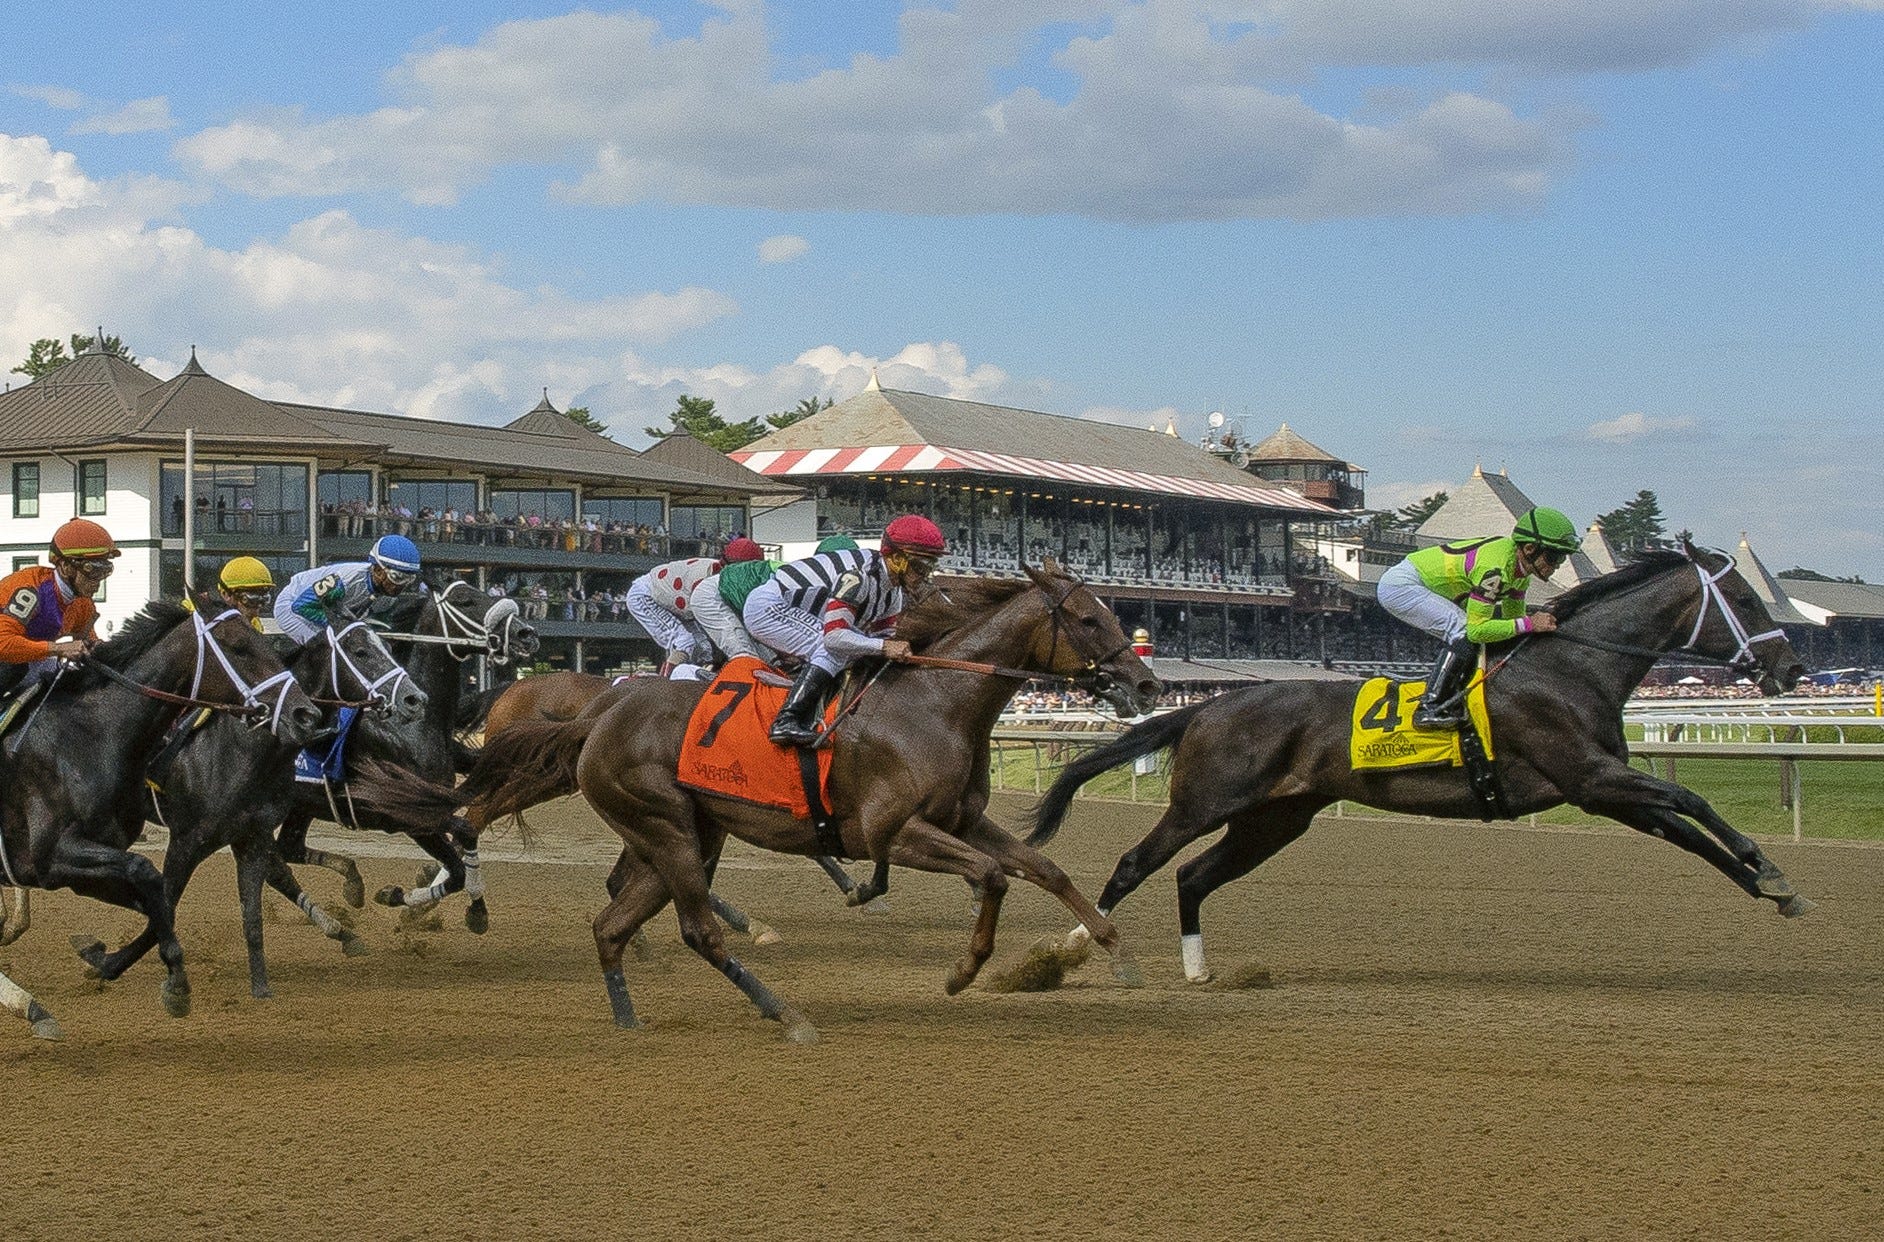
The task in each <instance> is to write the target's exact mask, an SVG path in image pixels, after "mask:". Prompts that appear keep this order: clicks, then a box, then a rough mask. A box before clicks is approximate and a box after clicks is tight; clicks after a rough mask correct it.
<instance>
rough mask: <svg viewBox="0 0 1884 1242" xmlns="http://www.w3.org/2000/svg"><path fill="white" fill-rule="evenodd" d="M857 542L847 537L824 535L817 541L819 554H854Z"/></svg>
mask: <svg viewBox="0 0 1884 1242" xmlns="http://www.w3.org/2000/svg"><path fill="white" fill-rule="evenodd" d="M856 550H857V541H856V540H855V539H852V538H851V537H850V536H849V535H826V536H825V537H824V538H822V539H820V540H818V551H820V552H855V551H856Z"/></svg>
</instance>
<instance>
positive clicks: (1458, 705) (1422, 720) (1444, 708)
mask: <svg viewBox="0 0 1884 1242" xmlns="http://www.w3.org/2000/svg"><path fill="white" fill-rule="evenodd" d="M1476 655H1477V652H1476V651H1475V650H1474V647H1473V644H1471V643H1469V642H1467V641H1466V640H1465V639H1463V638H1461V639H1460V640H1459V641H1457V642H1455V643H1450V644H1448V645H1447V646H1446V647H1445V648H1444V649H1443V650H1441V651H1440V653H1439V658H1438V659H1437V660H1435V661H1433V671H1432V673H1431V674H1429V675H1428V676H1427V678H1426V693H1425V695H1424V696H1422V697H1421V699H1420V705H1419V707H1417V708H1415V709H1414V712H1413V727H1414V728H1415V729H1456V728H1458V727H1459V726H1460V725H1461V724H1463V723H1464V722H1465V696H1464V695H1462V694H1460V693H1459V691H1460V690H1461V689H1463V688H1464V686H1465V677H1466V674H1467V673H1468V672H1470V671H1471V668H1472V663H1473V658H1474V657H1475V656H1476Z"/></svg>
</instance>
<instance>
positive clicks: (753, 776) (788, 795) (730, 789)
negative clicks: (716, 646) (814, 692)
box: [674, 656, 837, 819]
mask: <svg viewBox="0 0 1884 1242" xmlns="http://www.w3.org/2000/svg"><path fill="white" fill-rule="evenodd" d="M761 670H766V671H767V672H768V673H769V674H770V676H772V677H773V678H775V679H776V678H778V676H779V675H778V673H777V671H776V670H768V669H766V665H765V662H764V661H762V660H757V659H754V658H753V657H751V656H739V657H737V658H735V659H732V660H728V661H727V662H726V666H725V667H724V668H722V669H721V670H720V674H719V676H718V677H715V678H714V679H713V684H712V685H710V686H708V687H707V691H706V693H705V694H703V695H701V696H700V704H699V706H697V707H695V708H694V709H693V716H692V718H691V719H689V720H688V721H687V736H686V739H685V740H684V741H683V742H682V743H681V747H680V767H679V770H678V771H677V772H676V773H675V776H674V779H675V780H676V781H677V782H678V783H680V784H682V785H685V786H687V787H688V788H689V789H698V790H700V791H702V792H703V793H710V794H717V795H719V796H720V797H723V798H737V799H739V800H740V801H741V802H752V803H756V804H757V805H759V806H770V807H777V808H778V809H780V810H784V811H790V812H791V813H792V814H793V815H794V816H796V817H797V818H799V819H810V818H811V806H810V803H809V802H808V801H807V800H806V798H805V783H804V778H803V776H802V774H801V772H800V769H799V758H798V751H797V748H796V747H791V746H779V745H777V744H776V743H774V742H773V741H772V740H771V739H770V738H769V737H767V736H766V733H767V731H769V730H770V729H771V727H772V718H773V717H775V716H777V715H778V709H779V707H780V706H781V705H782V704H783V703H784V702H785V696H786V694H787V693H788V692H789V691H788V689H787V688H786V687H784V686H774V685H771V684H769V683H768V682H764V681H760V680H759V679H758V677H757V674H758V673H759V672H760V671H761ZM787 685H789V682H788V683H787ZM836 715H837V699H836V698H835V697H834V698H833V699H832V700H831V702H830V703H829V704H827V705H826V707H825V709H824V722H825V725H826V727H827V728H828V727H829V726H830V723H831V721H832V719H833V718H834V717H835V716H836ZM812 753H813V754H815V755H816V756H817V761H818V791H819V795H820V797H821V798H822V799H823V800H824V804H825V805H826V806H829V805H830V798H829V788H830V779H831V751H830V748H829V747H825V748H821V749H819V750H816V751H814V752H812Z"/></svg>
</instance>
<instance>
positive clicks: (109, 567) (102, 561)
mask: <svg viewBox="0 0 1884 1242" xmlns="http://www.w3.org/2000/svg"><path fill="white" fill-rule="evenodd" d="M65 562H66V564H68V565H70V566H71V567H72V572H73V573H75V574H85V575H86V576H88V577H91V578H109V577H110V576H111V575H112V574H115V573H117V572H118V563H117V562H116V561H114V560H112V559H111V558H110V557H108V556H68V557H66V558H65Z"/></svg>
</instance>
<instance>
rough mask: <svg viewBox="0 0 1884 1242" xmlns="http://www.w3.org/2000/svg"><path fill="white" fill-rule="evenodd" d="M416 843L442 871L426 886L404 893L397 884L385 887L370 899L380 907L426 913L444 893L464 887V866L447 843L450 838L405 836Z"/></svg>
mask: <svg viewBox="0 0 1884 1242" xmlns="http://www.w3.org/2000/svg"><path fill="white" fill-rule="evenodd" d="M408 835H410V836H411V838H412V839H413V840H414V841H415V842H417V843H418V846H419V848H420V849H422V850H424V851H425V852H426V853H427V854H430V855H431V856H432V857H433V858H435V859H437V860H438V862H439V864H440V866H441V867H443V869H444V871H443V874H442V876H441V877H440V878H437V879H434V880H433V881H432V882H431V883H430V884H426V885H424V886H422V887H419V888H414V889H412V890H410V891H407V890H406V889H404V888H401V887H400V886H399V885H397V884H388V885H387V886H386V887H385V888H382V889H380V890H379V891H378V892H377V893H374V894H373V900H374V901H377V902H378V903H379V904H380V905H382V906H405V907H406V908H407V909H411V910H429V909H430V908H431V907H433V906H435V905H437V904H438V902H439V899H440V898H442V897H444V896H445V895H446V894H447V893H455V892H458V891H459V890H460V889H462V888H463V887H464V880H465V864H464V859H463V857H462V856H461V855H460V854H459V853H458V848H457V847H456V846H455V845H453V844H452V843H451V838H450V837H449V836H447V835H446V834H444V833H421V832H414V833H410V834H408Z"/></svg>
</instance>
